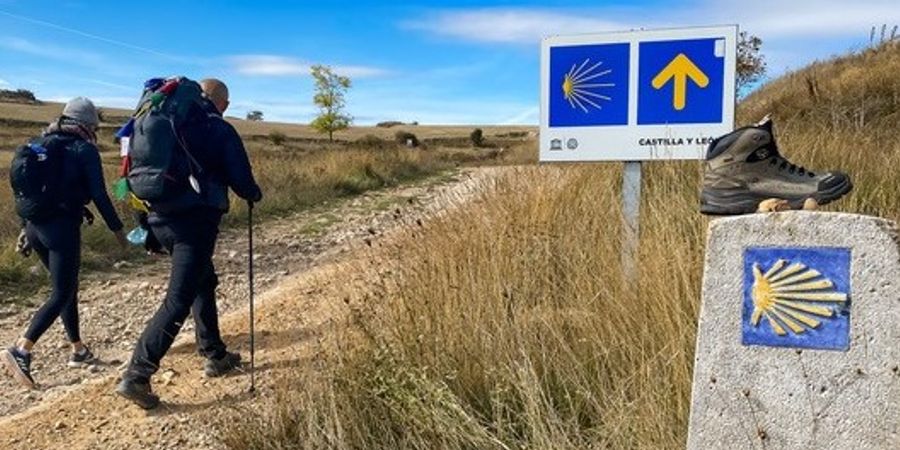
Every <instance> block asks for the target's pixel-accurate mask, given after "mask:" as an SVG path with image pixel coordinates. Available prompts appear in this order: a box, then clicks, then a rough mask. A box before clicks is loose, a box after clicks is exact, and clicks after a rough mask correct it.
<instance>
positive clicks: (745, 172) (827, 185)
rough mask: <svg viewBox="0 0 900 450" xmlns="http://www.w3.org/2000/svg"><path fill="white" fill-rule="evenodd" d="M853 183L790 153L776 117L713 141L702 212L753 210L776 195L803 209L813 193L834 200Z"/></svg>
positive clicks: (824, 200) (821, 200) (814, 196)
mask: <svg viewBox="0 0 900 450" xmlns="http://www.w3.org/2000/svg"><path fill="white" fill-rule="evenodd" d="M852 189H853V184H852V183H851V182H850V177H849V176H847V175H846V174H844V173H842V172H826V173H819V174H817V173H814V172H811V171H809V170H807V169H806V168H804V167H801V166H798V165H796V164H793V163H791V162H790V161H788V160H787V159H785V158H784V157H783V156H782V155H781V153H780V152H779V151H778V146H777V145H776V144H775V135H774V134H773V132H772V121H771V120H770V119H769V118H768V117H766V119H764V120H763V121H762V122H760V123H759V124H757V125H755V126H749V127H744V128H740V129H738V130H735V131H733V132H731V133H728V134H726V135H724V136H722V137H720V138H718V139H716V140H715V141H713V142H712V144H710V146H709V151H708V153H707V155H706V166H705V168H704V173H703V191H702V193H701V194H700V212H702V213H703V214H714V215H734V214H748V213H753V212H755V211H756V210H757V208H758V206H759V203H760V202H761V201H763V200H766V199H770V198H777V199H783V200H786V201H787V202H788V204H789V205H790V207H791V209H802V208H803V203H804V202H805V201H806V199H808V198H812V199H814V200H815V201H816V202H817V203H818V204H820V205H825V204H828V203H831V202H833V201H835V200H837V199H839V198H841V197H843V196H844V195H846V194H847V193H848V192H850V190H852Z"/></svg>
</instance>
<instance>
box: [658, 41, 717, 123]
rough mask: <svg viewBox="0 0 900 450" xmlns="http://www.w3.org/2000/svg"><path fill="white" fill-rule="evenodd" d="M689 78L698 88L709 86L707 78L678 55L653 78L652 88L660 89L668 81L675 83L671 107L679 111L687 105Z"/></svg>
mask: <svg viewBox="0 0 900 450" xmlns="http://www.w3.org/2000/svg"><path fill="white" fill-rule="evenodd" d="M688 78H690V79H691V80H693V81H694V84H696V85H697V86H699V87H700V88H705V87H706V86H709V77H707V76H706V74H705V73H703V71H702V70H700V68H699V67H697V65H696V64H694V62H693V61H691V60H690V58H688V57H687V56H685V54H684V53H679V54H678V56H676V57H675V59H673V60H672V61H671V62H669V64H668V65H666V67H665V68H664V69H663V70H662V71H660V72H659V73H658V74H657V75H656V77H654V78H653V82H652V84H653V88H654V89H662V87H663V86H665V85H666V83H668V82H669V80H672V82H673V83H675V95H674V96H673V98H672V106H674V107H675V109H676V110H678V111H681V110H682V109H684V105H685V104H686V103H687V80H688Z"/></svg>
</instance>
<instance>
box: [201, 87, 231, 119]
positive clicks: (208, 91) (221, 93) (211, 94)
mask: <svg viewBox="0 0 900 450" xmlns="http://www.w3.org/2000/svg"><path fill="white" fill-rule="evenodd" d="M200 88H201V89H203V93H204V94H205V95H206V98H208V99H209V101H211V102H212V103H213V105H216V109H218V110H219V113H221V114H225V110H226V109H228V105H229V103H228V86H225V83H223V82H222V81H220V80H217V79H215V78H207V79H205V80H201V81H200Z"/></svg>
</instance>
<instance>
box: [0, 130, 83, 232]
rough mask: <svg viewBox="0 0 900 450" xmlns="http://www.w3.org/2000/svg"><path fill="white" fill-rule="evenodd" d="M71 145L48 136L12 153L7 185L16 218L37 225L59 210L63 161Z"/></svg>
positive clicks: (58, 138)
mask: <svg viewBox="0 0 900 450" xmlns="http://www.w3.org/2000/svg"><path fill="white" fill-rule="evenodd" d="M72 142H74V139H72V138H70V137H66V136H62V135H57V134H51V135H49V136H45V137H41V138H37V139H34V140H32V141H31V142H29V143H28V144H25V145H23V146H20V147H19V148H18V149H16V152H15V155H14V156H13V159H12V164H11V165H10V166H11V167H10V173H9V184H10V186H11V187H12V191H13V197H14V199H15V203H16V213H17V214H18V215H19V217H21V218H22V219H25V220H27V221H31V222H36V223H37V222H42V221H46V220H48V219H51V218H52V217H54V216H55V215H57V214H59V213H60V212H61V211H62V210H63V208H64V205H63V195H64V186H63V177H64V172H63V170H64V160H65V155H66V152H68V148H69V146H70V145H71V144H72Z"/></svg>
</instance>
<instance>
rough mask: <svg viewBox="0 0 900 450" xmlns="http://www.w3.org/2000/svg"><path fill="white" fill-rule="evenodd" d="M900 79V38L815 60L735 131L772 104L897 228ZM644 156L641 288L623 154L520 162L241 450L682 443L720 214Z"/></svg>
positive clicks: (410, 249)
mask: <svg viewBox="0 0 900 450" xmlns="http://www.w3.org/2000/svg"><path fill="white" fill-rule="evenodd" d="M897 73H900V46H898V45H890V44H888V45H884V46H881V47H878V48H874V49H867V50H864V51H862V52H860V53H856V54H852V55H848V56H845V57H841V58H837V59H836V60H833V61H828V62H823V63H818V64H815V65H813V66H812V67H809V68H806V69H803V70H800V71H798V72H796V73H792V74H789V75H787V76H785V77H784V78H782V79H779V80H776V81H773V82H772V83H769V84H768V85H767V86H764V87H763V88H761V89H760V90H759V91H758V92H756V93H755V94H753V95H752V96H751V97H750V98H748V99H746V100H745V101H744V102H742V103H741V105H740V107H739V125H744V124H748V123H752V122H755V121H757V120H759V119H760V118H761V117H762V116H763V115H765V114H767V113H771V114H773V117H774V119H775V124H776V133H777V135H778V138H779V146H780V147H781V149H782V151H783V153H784V154H785V155H786V156H787V157H788V158H789V159H791V160H792V161H794V162H798V163H802V164H804V165H807V166H808V167H813V168H816V169H826V170H827V169H830V168H838V169H841V170H844V171H847V172H849V173H850V174H851V176H852V177H853V180H854V184H855V185H856V189H855V191H854V192H853V193H852V194H851V195H850V196H848V197H847V198H845V199H843V200H841V201H839V202H837V203H836V204H834V205H830V206H829V208H828V209H829V210H840V211H846V212H856V213H864V214H872V215H878V216H882V217H886V218H889V219H892V220H895V221H898V220H900V201H898V198H900V177H898V176H897V174H896V168H897V167H900V129H898V127H897V126H896V124H897V123H898V120H900V78H898V77H897ZM648 166H649V167H648V169H647V171H646V175H645V177H644V179H645V183H646V184H645V186H644V196H643V199H642V201H643V204H642V214H643V216H642V223H641V232H642V235H641V248H640V267H641V277H640V282H639V283H638V285H637V286H627V285H626V284H625V283H624V282H623V280H622V279H621V278H620V276H619V273H620V269H621V267H620V261H619V255H620V240H619V236H620V230H619V222H620V221H619V218H620V217H621V211H620V207H619V201H618V199H619V192H620V188H619V180H620V169H619V168H618V167H617V166H616V165H591V166H561V167H547V166H542V167H539V168H527V169H519V170H515V171H513V172H512V173H509V174H507V175H506V176H504V177H502V178H501V179H499V180H498V181H497V182H495V183H491V184H487V185H485V186H484V194H483V196H482V197H481V198H479V199H478V200H477V201H475V202H472V203H470V204H469V205H468V206H467V207H465V208H460V209H457V210H454V211H452V212H450V213H448V214H446V215H444V216H442V217H440V218H438V219H436V220H434V221H431V222H429V223H427V224H426V225H425V226H424V227H421V229H416V228H412V229H410V230H408V232H407V234H406V235H405V236H404V237H402V238H400V239H399V240H398V242H396V244H395V245H394V246H392V247H391V248H390V250H388V251H386V252H383V254H382V255H381V259H380V260H379V262H378V265H379V266H383V267H385V268H386V270H385V271H384V273H383V279H382V281H381V282H380V283H378V285H377V286H376V287H375V288H372V289H370V290H369V291H367V292H353V293H348V294H347V295H348V296H351V295H352V300H350V306H349V312H348V315H349V317H350V319H349V320H348V322H349V324H348V327H347V328H346V332H345V333H342V334H340V335H338V336H336V337H335V338H334V339H332V340H330V341H326V342H325V343H324V344H323V345H322V346H321V350H320V353H319V354H318V355H319V358H320V359H319V360H317V361H318V364H315V365H313V367H311V368H310V367H304V368H300V369H298V370H297V373H296V374H295V375H294V376H293V377H292V378H289V379H286V380H285V381H284V382H283V383H282V385H281V388H280V393H279V394H278V395H276V396H275V399H276V400H275V401H274V402H272V403H271V404H270V405H265V406H262V407H260V408H259V409H258V410H257V411H258V412H259V414H257V415H247V414H245V415H242V416H241V418H240V420H241V422H242V423H241V426H239V427H229V428H228V430H227V431H228V443H229V445H230V447H231V448H234V449H278V448H302V449H315V448H338V449H424V448H428V449H524V448H529V449H571V450H576V449H578V450H580V449H588V448H590V449H599V448H611V449H647V450H650V449H654V450H656V449H677V448H683V447H684V443H685V437H686V432H687V417H688V409H689V399H690V389H691V386H690V383H691V371H692V361H693V351H694V342H695V330H696V320H697V314H698V310H699V293H700V283H701V274H702V264H703V262H702V261H703V253H704V245H705V231H706V225H707V223H708V219H707V218H704V217H702V216H701V215H700V214H699V213H698V212H697V207H698V190H699V186H700V185H699V183H700V174H701V164H699V163H689V162H685V163H655V164H649V165H648ZM369 264H370V265H371V263H369Z"/></svg>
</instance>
